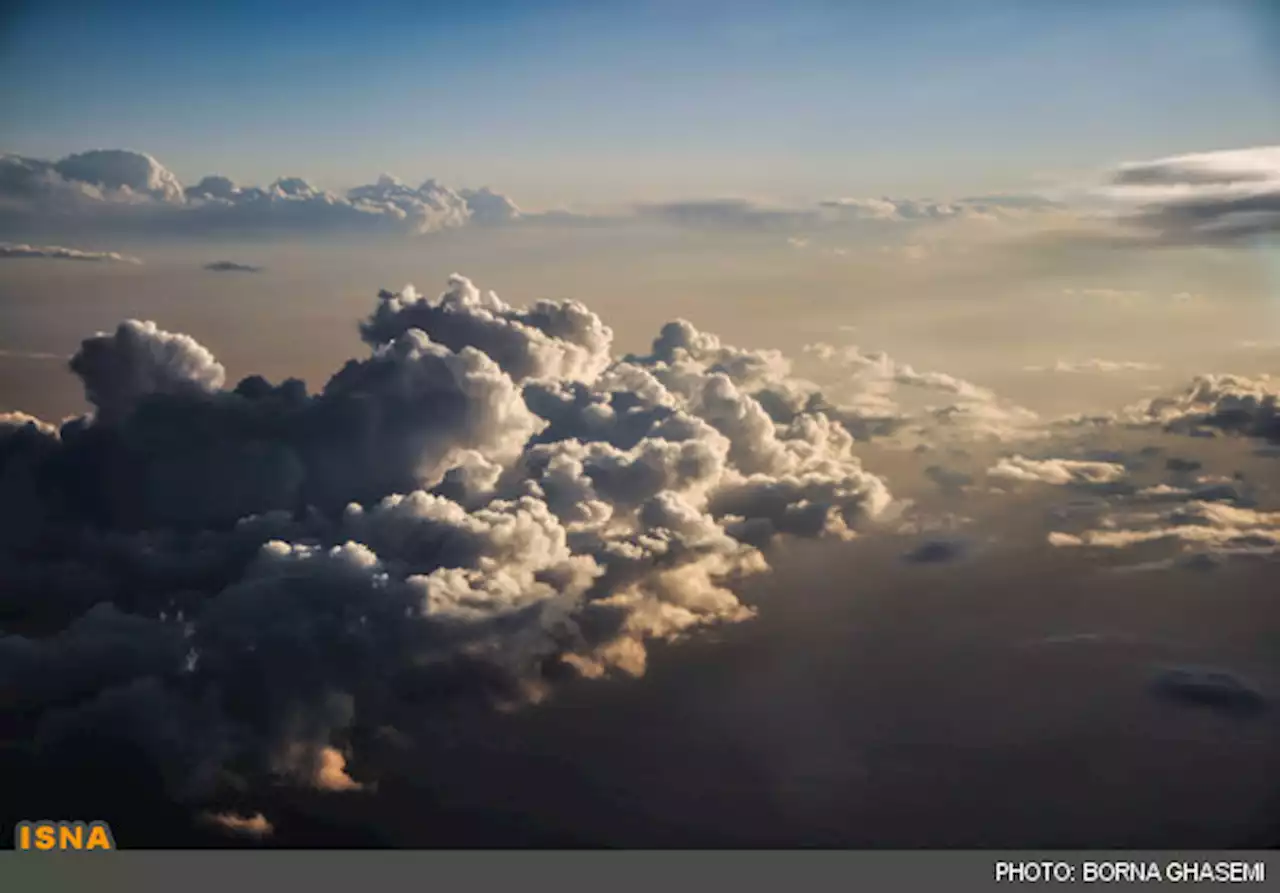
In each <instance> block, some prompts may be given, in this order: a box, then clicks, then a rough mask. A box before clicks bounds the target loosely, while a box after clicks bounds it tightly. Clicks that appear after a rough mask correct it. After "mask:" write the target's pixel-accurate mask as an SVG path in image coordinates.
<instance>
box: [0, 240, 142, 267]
mask: <svg viewBox="0 0 1280 893" xmlns="http://www.w3.org/2000/svg"><path fill="white" fill-rule="evenodd" d="M0 258H6V259H14V260H17V259H22V258H46V259H49V260H79V261H88V262H91V263H118V264H141V263H142V261H141V260H139V259H138V258H136V257H130V256H129V255H127V254H120V253H118V252H115V251H81V250H80V249H78V248H64V247H62V246H61V245H22V244H17V243H14V242H0Z"/></svg>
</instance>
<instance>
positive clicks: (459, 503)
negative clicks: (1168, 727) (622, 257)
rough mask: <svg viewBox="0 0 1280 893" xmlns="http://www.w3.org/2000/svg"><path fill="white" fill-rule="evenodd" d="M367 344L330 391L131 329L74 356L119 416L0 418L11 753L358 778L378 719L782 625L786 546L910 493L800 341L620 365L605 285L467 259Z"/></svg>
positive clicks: (124, 327)
mask: <svg viewBox="0 0 1280 893" xmlns="http://www.w3.org/2000/svg"><path fill="white" fill-rule="evenodd" d="M361 333H362V335H363V336H364V339H365V341H366V342H367V343H368V345H369V352H368V354H367V355H365V356H363V357H360V358H356V359H352V360H350V361H349V362H348V363H346V364H345V365H344V366H343V367H342V368H341V369H339V370H338V371H336V372H335V373H334V374H333V375H332V376H331V378H330V379H329V381H328V382H327V383H326V384H325V385H324V386H323V387H322V388H321V389H320V390H319V391H318V392H316V393H310V392H308V390H307V388H306V387H305V385H303V384H302V383H301V382H299V381H295V380H287V381H285V382H282V383H279V384H273V383H271V382H268V381H266V380H265V379H262V378H260V377H257V376H250V377H248V378H245V379H244V380H242V381H241V382H239V383H238V384H237V385H236V386H235V387H234V388H230V389H228V388H227V386H226V385H227V382H226V373H225V370H224V368H223V366H222V365H221V364H220V363H218V361H217V360H216V359H215V357H214V356H213V354H212V353H211V352H210V351H209V350H207V349H206V348H205V347H204V346H202V345H200V344H199V343H198V342H196V341H195V340H194V339H191V338H190V337H188V336H185V335H181V334H176V333H171V332H167V331H165V330H163V329H161V328H160V327H159V326H157V325H155V324H154V323H151V322H140V321H136V320H129V321H126V322H124V323H121V324H120V326H118V327H117V328H116V329H115V330H114V331H112V332H106V333H101V334H98V335H95V336H92V337H90V338H87V339H85V340H84V342H83V343H82V344H81V347H80V349H79V350H78V351H77V352H76V354H75V355H74V356H73V357H72V358H71V360H70V363H69V367H70V371H71V372H73V373H74V374H76V375H77V376H79V377H80V379H81V381H82V383H83V385H84V390H85V395H86V398H87V400H88V401H89V403H90V404H91V405H92V407H93V411H92V413H90V414H89V415H86V416H83V417H79V418H74V419H70V420H68V421H66V422H64V423H63V424H62V425H61V426H52V425H49V424H46V423H43V422H41V421H39V420H37V419H33V418H31V417H29V416H25V415H22V414H17V413H13V414H8V415H6V416H3V417H2V418H0V422H2V424H0V506H2V507H3V508H0V593H2V595H0V619H2V620H3V623H4V629H5V630H6V632H7V634H6V635H4V636H3V637H0V693H3V696H4V698H5V706H6V710H7V712H9V713H10V714H11V715H12V716H13V717H14V723H15V728H16V729H17V738H16V739H15V742H14V743H16V742H21V741H27V742H31V744H29V745H27V749H28V750H29V749H30V748H32V747H34V748H35V751H34V752H35V753H37V754H44V755H46V756H47V755H49V754H61V755H63V757H67V756H68V755H71V754H74V753H76V752H77V751H79V750H82V749H84V748H86V747H90V746H93V745H92V742H99V743H101V746H102V747H108V748H109V749H110V752H111V753H116V752H117V751H119V752H121V753H123V752H125V751H127V752H129V753H132V754H133V755H134V756H133V757H131V758H130V759H135V760H136V759H140V760H141V761H142V763H141V764H140V765H145V766H147V767H150V768H149V769H148V770H147V771H150V772H154V773H155V774H156V777H157V778H159V779H161V780H162V782H163V784H164V786H165V789H166V790H167V791H168V792H169V794H170V795H171V796H174V797H181V798H188V799H191V800H193V801H200V802H205V801H204V798H207V797H209V796H211V795H215V794H217V792H218V791H219V790H222V789H223V788H224V787H225V785H226V784H227V783H228V779H230V778H235V779H239V781H238V782H236V784H237V785H239V789H242V790H248V791H250V792H251V791H253V790H257V789H258V787H259V786H261V785H262V784H264V783H267V782H268V781H269V780H271V779H277V780H285V781H288V782H291V783H295V784H303V785H311V786H315V787H319V788H323V789H329V790H352V789H355V788H357V787H359V785H360V783H359V782H357V781H356V780H355V779H353V778H352V775H351V772H350V771H349V769H350V766H349V764H348V762H347V761H348V760H349V759H353V758H354V759H355V760H356V764H355V765H356V766H357V767H358V766H359V760H360V755H361V752H362V751H361V749H360V747H359V746H357V742H358V741H360V740H363V738H364V737H367V736H368V735H369V734H371V733H373V732H374V731H376V730H379V729H393V728H395V727H398V726H404V727H407V728H417V727H418V726H420V725H421V724H422V723H423V722H424V721H429V719H430V717H432V716H446V715H448V714H449V712H450V711H453V710H459V709H464V710H473V709H479V708H482V707H484V706H487V705H492V704H493V703H495V702H496V703H507V704H518V703H523V702H527V701H529V700H531V699H534V700H536V699H538V698H540V697H542V695H543V694H544V692H545V691H546V690H547V688H548V686H550V685H551V684H552V683H553V682H554V681H555V680H557V679H560V678H562V677H564V676H566V675H570V676H572V675H578V676H587V677H595V676H600V675H604V674H609V673H623V674H639V673H642V672H643V671H644V668H645V662H646V643H647V642H649V641H652V640H664V639H669V638H672V637H676V636H683V635H686V634H688V633H691V632H694V631H696V630H697V629H699V628H702V627H705V626H709V625H714V624H719V623H731V622H735V621H739V620H743V619H746V618H748V617H750V616H752V614H753V612H752V610H751V609H750V608H748V607H747V606H745V605H744V604H742V603H741V602H740V601H739V599H738V598H737V596H736V595H735V594H734V591H733V589H732V588H731V586H732V584H734V583H735V582H737V581H739V580H741V579H742V578H744V577H746V576H750V575H752V574H757V573H760V572H761V571H764V570H767V567H768V565H767V563H766V560H765V555H764V553H763V552H762V551H761V549H762V548H764V547H766V546H775V545H777V544H778V542H779V539H780V538H785V537H787V536H833V537H838V538H847V537H850V536H852V535H853V534H854V532H855V531H856V530H857V529H859V528H861V527H863V526H865V525H866V524H868V523H869V522H871V521H873V520H874V519H875V518H876V517H877V516H879V515H880V514H882V513H883V512H884V511H885V509H886V508H887V507H888V506H889V504H890V503H891V496H890V494H889V491H888V488H887V487H886V485H885V483H884V481H883V480H882V479H880V478H879V477H877V476H875V475H873V474H871V473H869V472H867V471H866V470H864V469H863V468H862V466H861V463H860V462H859V460H858V458H857V457H856V456H855V455H854V453H853V452H852V446H853V443H854V440H853V438H852V437H851V436H850V435H849V433H848V432H847V431H845V430H844V429H843V428H842V427H841V425H840V423H839V422H838V421H835V420H833V419H832V418H831V417H829V416H827V415H826V414H825V413H824V412H822V411H821V410H820V409H816V408H814V407H817V406H822V405H826V404H823V403H822V402H821V401H805V400H802V401H798V402H797V401H790V402H789V400H788V398H787V397H786V395H789V394H792V393H793V392H796V389H797V388H800V387H801V386H800V385H799V384H797V383H796V382H794V381H793V380H792V379H791V378H790V377H789V371H788V369H787V367H786V364H785V363H783V362H781V360H780V357H779V356H777V355H775V354H773V353H770V352H758V351H749V350H743V349H739V348H734V347H731V346H727V345H723V344H721V343H720V342H719V340H718V339H717V338H715V337H714V336H712V335H709V334H707V333H704V332H699V331H698V330H697V329H695V328H693V327H692V326H691V325H689V324H687V323H673V324H672V325H671V326H668V327H666V328H664V330H663V332H662V333H661V334H660V336H659V337H658V339H656V340H655V342H654V347H653V350H652V352H651V353H650V354H649V355H647V356H637V357H628V358H626V359H624V360H618V359H614V358H613V357H612V356H611V344H612V332H611V331H610V330H609V328H608V327H606V326H605V325H604V324H603V323H602V322H601V320H600V319H599V318H598V317H597V316H595V314H593V313H592V312H591V311H590V310H588V309H587V308H586V307H585V306H583V305H581V304H578V303H576V302H572V301H563V302H552V301H543V302H539V303H537V304H535V305H533V306H532V307H529V308H518V307H513V306H510V305H507V304H506V303H504V302H502V301H501V300H500V299H498V297H497V296H496V295H493V294H492V293H482V292H481V291H480V290H479V289H477V288H475V286H473V285H472V284H471V283H470V282H469V281H468V280H466V279H464V278H462V277H453V278H452V279H451V280H450V283H449V288H448V290H447V291H446V292H445V293H444V294H442V295H441V296H439V297H438V298H426V297H422V296H419V295H418V294H417V293H416V292H414V291H413V290H412V289H405V290H404V291H402V292H399V293H394V294H393V293H383V294H382V295H381V297H380V299H379V302H378V305H377V307H376V308H375V310H374V312H373V314H372V315H371V316H370V317H368V318H367V319H366V320H365V321H364V322H363V324H362V326H361ZM766 393H768V394H771V395H773V396H774V401H773V402H774V404H775V405H774V414H775V415H777V416H778V417H779V420H777V421H775V419H774V417H773V416H771V415H770V413H768V412H766V411H765V410H764V408H763V406H762V404H761V402H760V401H759V400H757V399H756V397H755V396H754V395H757V394H761V395H763V394H766ZM806 393H807V392H806ZM783 406H789V407H791V408H790V409H788V410H786V411H783V410H782V408H781V407H783ZM24 680H27V681H24ZM424 717H425V718H426V719H424ZM108 738H109V742H108V741H107V739H108ZM102 742H107V743H102ZM60 758H61V757H60ZM113 759H114V757H113ZM246 785H247V788H246V787H245V786H246ZM211 814H215V815H223V814H225V815H233V816H240V818H241V820H243V821H241V820H236V819H228V820H227V821H226V822H223V823H222V824H223V825H225V827H226V828H228V829H229V830H233V831H237V832H238V831H244V832H245V833H250V832H252V833H255V834H256V833H266V830H265V828H266V827H267V826H264V825H263V823H262V822H258V821H256V820H254V817H253V814H252V813H251V812H250V813H244V812H243V811H241V812H234V813H229V812H226V811H225V810H221V811H216V810H215V811H214V812H213V813H211ZM245 816H248V817H247V818H245ZM211 821H212V820H211ZM246 823H247V824H246ZM268 825H269V823H268Z"/></svg>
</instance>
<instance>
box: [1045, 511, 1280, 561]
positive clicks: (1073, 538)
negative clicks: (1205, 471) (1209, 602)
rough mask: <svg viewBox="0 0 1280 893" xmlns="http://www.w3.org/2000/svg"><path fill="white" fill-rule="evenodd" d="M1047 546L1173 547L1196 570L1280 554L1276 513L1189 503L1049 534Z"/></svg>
mask: <svg viewBox="0 0 1280 893" xmlns="http://www.w3.org/2000/svg"><path fill="white" fill-rule="evenodd" d="M1223 495H1224V496H1227V497H1228V498H1229V497H1230V494H1223ZM1049 543H1050V545H1053V546H1057V547H1060V548H1084V549H1095V550H1123V549H1133V548H1137V547H1142V546H1146V545H1148V544H1155V545H1166V546H1173V547H1175V548H1177V549H1178V550H1179V551H1180V552H1181V553H1183V556H1184V558H1188V559H1190V563H1191V564H1193V565H1196V566H1212V564H1213V563H1214V562H1216V561H1221V560H1228V559H1268V560H1270V559H1274V558H1275V557H1276V556H1278V555H1280V512H1265V511H1259V510H1257V509H1253V508H1247V507H1243V506H1238V505H1231V504H1230V503H1228V502H1220V501H1210V500H1207V499H1195V498H1192V499H1191V500H1190V501H1187V502H1185V503H1182V504H1179V505H1177V506H1176V507H1175V508H1171V509H1166V510H1164V511H1157V512H1151V511H1127V512H1117V513H1115V514H1113V515H1110V516H1108V517H1106V518H1105V519H1104V523H1103V524H1102V525H1101V526H1099V527H1096V528H1092V529H1087V530H1083V531H1077V532H1074V533H1073V532H1067V531H1054V532H1052V533H1050V534H1049ZM1206 562H1207V563H1208V564H1206ZM1153 566H1160V565H1153Z"/></svg>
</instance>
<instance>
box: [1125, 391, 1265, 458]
mask: <svg viewBox="0 0 1280 893" xmlns="http://www.w3.org/2000/svg"><path fill="white" fill-rule="evenodd" d="M1278 410H1280V383H1278V382H1277V381H1276V380H1275V379H1272V378H1270V377H1268V376H1258V377H1255V378H1249V377H1246V376H1242V375H1217V374H1206V375H1199V376H1196V378H1195V379H1193V380H1192V381H1191V383H1190V384H1189V385H1188V386H1187V388H1186V389H1185V390H1184V391H1182V392H1181V393H1179V394H1174V395H1171V396H1161V397H1156V398H1155V399H1152V400H1149V401H1146V402H1143V403H1141V404H1138V405H1137V406H1133V407H1130V408H1128V409H1126V410H1124V411H1122V412H1121V413H1119V414H1118V415H1117V416H1116V418H1117V420H1119V421H1122V422H1128V423H1132V424H1155V425H1163V426H1164V427H1166V428H1168V429H1169V430H1173V431H1180V432H1183V433H1196V432H1202V431H1211V432H1212V431H1222V432H1225V433H1230V434H1240V435H1245V436H1249V437H1260V438H1264V439H1267V440H1272V441H1280V411H1278Z"/></svg>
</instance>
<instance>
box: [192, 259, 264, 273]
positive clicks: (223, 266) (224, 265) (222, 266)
mask: <svg viewBox="0 0 1280 893" xmlns="http://www.w3.org/2000/svg"><path fill="white" fill-rule="evenodd" d="M204 268H205V269H206V270H209V271H210V272H213V273H261V272H262V271H263V270H264V269H265V267H255V266H254V265H252V264H240V263H236V262H235V261H233V260H215V261H213V262H212V263H207V264H205V265H204Z"/></svg>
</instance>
